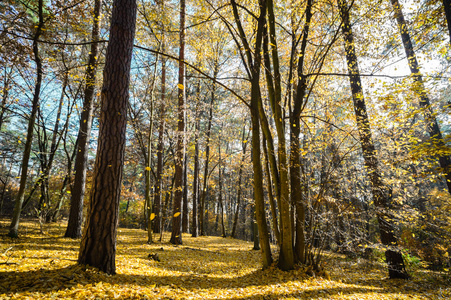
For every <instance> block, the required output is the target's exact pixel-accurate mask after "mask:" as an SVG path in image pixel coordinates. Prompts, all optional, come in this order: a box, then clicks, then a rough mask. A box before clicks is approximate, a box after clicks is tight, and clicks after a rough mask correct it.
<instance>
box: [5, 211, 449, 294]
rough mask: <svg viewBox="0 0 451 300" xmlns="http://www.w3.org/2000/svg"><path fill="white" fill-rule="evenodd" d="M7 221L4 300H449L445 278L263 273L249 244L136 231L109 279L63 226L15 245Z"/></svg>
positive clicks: (339, 264) (338, 262) (331, 258)
mask: <svg viewBox="0 0 451 300" xmlns="http://www.w3.org/2000/svg"><path fill="white" fill-rule="evenodd" d="M8 221H9V220H6V219H2V220H0V299H63V298H66V299H67V298H69V299H71V298H76V299H451V281H450V279H449V275H446V274H440V273H434V272H430V271H426V270H416V271H415V272H414V273H413V274H412V279H411V280H389V279H388V278H387V272H386V270H385V269H384V266H383V265H382V264H381V263H378V262H374V261H373V262H370V261H367V260H364V259H354V260H349V259H346V258H345V257H344V256H339V255H334V254H328V255H327V257H325V262H326V269H327V270H328V272H329V274H330V278H324V277H315V276H307V275H305V274H304V272H303V271H302V270H300V269H298V270H293V271H290V272H282V271H279V270H278V269H277V268H275V267H271V268H268V269H266V270H261V267H260V253H259V251H253V250H252V246H253V244H251V243H249V242H244V241H240V240H235V239H231V238H221V237H212V236H209V237H198V238H192V237H191V236H190V235H183V245H181V246H173V245H171V244H168V243H155V244H152V245H148V244H146V243H145V242H146V240H147V234H146V232H145V231H143V230H138V229H123V228H121V229H119V232H118V245H117V254H116V266H117V274H116V275H113V276H108V275H105V274H104V273H101V272H98V271H97V270H95V269H93V268H89V267H88V268H86V267H83V266H79V265H77V264H76V259H77V255H78V248H79V242H80V241H79V240H72V239H69V238H63V237H62V236H63V235H64V230H65V224H64V223H59V224H52V225H44V228H43V231H44V233H41V230H40V226H39V224H38V223H37V222H36V221H23V222H22V223H21V227H20V231H19V234H20V237H19V238H18V239H15V240H13V239H11V238H9V237H7V236H6V234H7V232H8V230H7V225H8ZM169 237H170V236H169V233H166V234H165V235H164V236H163V239H164V240H168V239H169ZM149 254H157V255H158V257H159V259H160V261H159V262H158V261H155V260H153V259H150V258H149V257H148V256H149ZM326 277H329V276H326Z"/></svg>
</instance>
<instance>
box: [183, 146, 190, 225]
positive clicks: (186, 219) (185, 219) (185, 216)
mask: <svg viewBox="0 0 451 300" xmlns="http://www.w3.org/2000/svg"><path fill="white" fill-rule="evenodd" d="M184 151H185V159H184V161H183V209H182V212H183V213H182V217H183V218H182V232H183V233H187V232H188V222H189V211H188V184H187V183H188V182H187V180H188V155H187V153H186V149H185V150H184Z"/></svg>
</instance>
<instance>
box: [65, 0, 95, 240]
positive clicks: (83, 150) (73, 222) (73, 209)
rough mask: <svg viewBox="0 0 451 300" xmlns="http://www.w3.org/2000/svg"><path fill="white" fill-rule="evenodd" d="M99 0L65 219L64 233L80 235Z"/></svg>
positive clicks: (91, 108) (93, 82)
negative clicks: (71, 186)
mask: <svg viewBox="0 0 451 300" xmlns="http://www.w3.org/2000/svg"><path fill="white" fill-rule="evenodd" d="M101 10H102V0H96V1H95V3H94V14H93V18H94V25H93V27H92V33H91V41H92V42H93V43H92V44H91V51H90V54H89V58H88V66H87V68H86V75H85V77H86V86H85V95H84V96H85V97H84V102H83V109H82V112H81V117H80V127H79V129H78V151H77V154H76V156H75V178H74V185H73V189H72V193H71V199H70V211H69V220H68V222H67V228H66V233H65V234H64V236H65V237H70V238H79V237H81V225H82V222H83V202H84V197H85V193H86V170H87V166H88V152H89V151H88V149H89V139H90V137H91V126H92V114H93V110H94V95H95V82H96V74H97V65H98V60H97V57H98V55H99V54H98V52H99V50H98V49H99V45H98V43H97V41H98V40H99V39H100V21H101Z"/></svg>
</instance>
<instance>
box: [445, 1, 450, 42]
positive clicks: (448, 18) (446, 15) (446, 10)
mask: <svg viewBox="0 0 451 300" xmlns="http://www.w3.org/2000/svg"><path fill="white" fill-rule="evenodd" d="M443 7H444V9H445V17H446V23H447V24H448V34H449V38H450V41H449V43H450V44H451V0H443Z"/></svg>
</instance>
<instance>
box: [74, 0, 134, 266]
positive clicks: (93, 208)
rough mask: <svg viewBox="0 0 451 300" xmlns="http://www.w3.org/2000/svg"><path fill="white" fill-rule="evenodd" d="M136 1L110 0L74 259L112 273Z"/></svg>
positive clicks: (114, 264)
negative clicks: (87, 187)
mask: <svg viewBox="0 0 451 300" xmlns="http://www.w3.org/2000/svg"><path fill="white" fill-rule="evenodd" d="M135 23H136V0H114V2H113V12H112V17H111V25H110V38H109V44H108V48H107V53H106V60H105V69H104V73H103V87H102V94H101V99H102V101H101V111H100V124H99V142H98V143H99V144H98V148H97V155H96V163H95V168H94V175H93V185H92V192H91V194H90V202H89V206H88V215H87V219H86V226H85V228H84V231H83V236H82V239H81V245H80V252H79V256H78V263H79V264H83V265H85V264H87V265H90V266H93V267H96V268H99V269H100V270H101V271H103V272H106V273H107V274H115V273H116V263H115V258H116V236H117V225H118V215H119V198H120V192H121V180H122V171H123V166H124V153H125V139H126V125H127V119H126V117H127V106H128V100H129V94H128V93H129V83H130V67H131V58H132V51H133V40H134V35H135Z"/></svg>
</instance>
